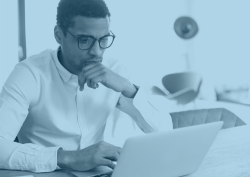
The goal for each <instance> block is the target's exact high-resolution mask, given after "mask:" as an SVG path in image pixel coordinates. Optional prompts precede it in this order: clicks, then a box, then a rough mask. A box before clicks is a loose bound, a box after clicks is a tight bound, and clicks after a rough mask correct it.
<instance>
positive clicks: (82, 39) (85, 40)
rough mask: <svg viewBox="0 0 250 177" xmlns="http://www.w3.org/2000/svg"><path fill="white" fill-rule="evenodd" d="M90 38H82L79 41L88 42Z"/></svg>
mask: <svg viewBox="0 0 250 177" xmlns="http://www.w3.org/2000/svg"><path fill="white" fill-rule="evenodd" d="M88 41H89V40H88V38H80V39H79V42H80V43H82V44H88Z"/></svg>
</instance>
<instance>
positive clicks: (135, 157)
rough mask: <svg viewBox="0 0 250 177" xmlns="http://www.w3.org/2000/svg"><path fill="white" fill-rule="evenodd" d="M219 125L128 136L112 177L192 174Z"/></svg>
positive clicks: (83, 175)
mask: <svg viewBox="0 0 250 177" xmlns="http://www.w3.org/2000/svg"><path fill="white" fill-rule="evenodd" d="M222 125H223V122H222V121H220V122H215V123H208V124H203V125H197V126H191V127H187V128H186V127H185V128H179V129H175V130H172V131H167V132H158V133H151V134H147V135H142V136H136V137H131V138H129V139H127V141H126V142H125V144H124V146H123V149H122V153H121V155H120V157H119V160H118V163H117V165H116V167H115V170H114V171H113V174H112V177H128V176H129V177H138V176H143V177H162V176H164V177H179V176H183V175H187V174H190V173H193V172H195V171H196V170H197V169H198V168H199V166H200V164H201V162H202V161H203V159H204V157H205V155H206V154H207V152H208V150H209V148H210V147H211V145H212V143H213V141H214V139H215V137H216V136H217V134H218V132H219V130H220V129H221V127H222ZM109 171H112V170H111V169H110V168H109V167H97V168H95V169H93V170H90V171H87V172H75V171H72V173H73V174H75V175H76V176H78V177H90V176H95V175H97V174H103V173H106V172H109Z"/></svg>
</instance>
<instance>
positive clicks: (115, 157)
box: [103, 151, 120, 161]
mask: <svg viewBox="0 0 250 177" xmlns="http://www.w3.org/2000/svg"><path fill="white" fill-rule="evenodd" d="M119 156H120V155H119V154H118V152H116V151H105V152H104V154H103V157H104V158H105V159H109V160H112V161H117V160H118V159H119Z"/></svg>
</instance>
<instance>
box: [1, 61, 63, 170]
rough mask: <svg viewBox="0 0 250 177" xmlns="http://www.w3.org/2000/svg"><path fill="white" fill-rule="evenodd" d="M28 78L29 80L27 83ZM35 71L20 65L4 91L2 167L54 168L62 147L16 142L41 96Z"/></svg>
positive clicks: (2, 104)
mask: <svg viewBox="0 0 250 177" xmlns="http://www.w3.org/2000/svg"><path fill="white" fill-rule="evenodd" d="M27 81H28V82H27ZM37 87H38V84H37V80H36V77H35V75H34V73H32V71H31V70H30V69H29V68H28V66H26V65H25V64H23V63H19V64H17V66H16V67H15V69H14V70H13V71H12V73H11V74H10V76H9V78H8V79H7V81H6V83H5V84H4V86H3V89H2V92H1V94H0V122H1V123H0V168H1V169H10V170H27V171H32V172H49V171H54V170H55V169H56V166H57V150H58V149H59V147H42V146H38V145H35V144H20V143H16V142H13V140H14V139H15V137H16V136H17V134H18V132H19V130H20V128H21V127H22V125H23V123H24V121H25V119H26V117H27V115H28V112H29V111H28V110H29V107H30V105H31V104H33V103H34V102H35V101H36V99H37V95H38V94H37V90H38V88H37Z"/></svg>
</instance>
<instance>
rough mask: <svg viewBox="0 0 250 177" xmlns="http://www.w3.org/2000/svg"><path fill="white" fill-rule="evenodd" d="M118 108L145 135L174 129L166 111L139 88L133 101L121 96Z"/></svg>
mask: <svg viewBox="0 0 250 177" xmlns="http://www.w3.org/2000/svg"><path fill="white" fill-rule="evenodd" d="M158 104H161V103H158ZM162 104H164V103H162ZM116 107H117V108H118V109H119V110H121V111H123V112H125V113H127V114H128V115H130V117H132V118H133V120H134V121H135V122H136V124H137V125H138V127H139V128H140V129H141V130H142V131H143V132H145V133H151V132H157V131H166V130H172V129H173V123H172V118H171V116H170V114H169V113H168V112H167V110H166V109H165V110H164V109H161V107H159V106H157V104H155V103H154V102H153V101H152V100H151V99H150V96H149V95H148V94H147V93H146V92H145V91H144V89H143V88H139V90H138V91H137V93H136V96H135V97H134V98H133V99H132V98H126V97H125V96H123V95H122V94H121V96H120V98H119V100H118V103H117V105H116Z"/></svg>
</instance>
